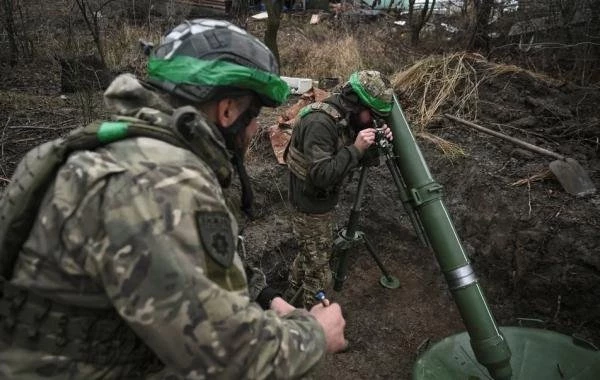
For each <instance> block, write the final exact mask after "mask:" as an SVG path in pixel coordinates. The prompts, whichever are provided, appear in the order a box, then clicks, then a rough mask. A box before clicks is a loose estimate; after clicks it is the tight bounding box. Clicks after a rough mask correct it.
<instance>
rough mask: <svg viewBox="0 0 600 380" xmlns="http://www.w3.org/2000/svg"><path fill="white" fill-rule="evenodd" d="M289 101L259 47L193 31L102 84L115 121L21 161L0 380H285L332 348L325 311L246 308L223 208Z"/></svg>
mask: <svg viewBox="0 0 600 380" xmlns="http://www.w3.org/2000/svg"><path fill="white" fill-rule="evenodd" d="M288 92H289V90H288V87H287V85H286V84H285V82H283V81H282V80H281V78H280V77H279V75H278V67H277V64H276V61H275V59H274V57H273V55H272V53H271V52H270V51H269V50H268V49H267V48H266V47H265V46H264V45H263V44H262V43H261V42H260V41H258V40H257V39H256V38H254V37H252V36H250V35H249V34H247V33H246V32H245V31H244V30H242V29H239V28H237V27H235V26H234V25H232V24H230V23H227V22H224V21H215V20H206V19H199V20H193V21H190V22H186V23H184V24H181V25H179V26H177V27H176V28H174V29H173V30H172V31H170V32H169V33H168V34H166V36H165V37H164V39H163V42H162V44H161V45H160V46H158V47H157V48H156V49H155V50H154V51H153V52H152V55H151V57H150V58H149V62H148V80H147V81H141V80H138V79H136V78H135V77H134V76H132V75H121V76H119V77H117V78H116V79H115V80H114V81H113V82H112V83H111V85H110V86H109V87H108V89H107V90H106V92H105V102H106V104H107V106H108V107H109V108H110V109H112V110H113V111H114V112H115V114H116V116H115V119H114V120H112V121H110V122H98V123H92V124H91V125H89V126H87V127H85V128H83V129H77V130H75V131H73V132H72V133H71V134H70V135H69V136H67V137H66V138H63V139H57V140H55V141H51V142H49V143H46V144H43V145H41V146H40V147H38V148H36V149H34V150H33V151H31V152H29V153H28V154H27V155H26V156H25V157H24V159H23V160H22V161H21V163H20V165H19V167H18V168H17V170H16V172H15V174H14V176H13V178H12V180H11V183H10V185H9V186H8V188H7V189H6V190H5V192H4V196H3V198H2V201H1V202H0V219H1V220H2V223H1V224H0V378H2V379H16V378H27V379H42V378H43V379H49V378H50V379H98V378H106V379H147V378H169V379H176V378H186V379H264V378H277V379H291V378H299V377H302V376H304V375H306V374H309V373H310V372H311V371H312V370H313V369H314V368H315V366H316V365H317V364H318V363H319V362H320V360H321V358H322V357H323V355H324V353H325V352H327V351H328V352H336V351H339V350H341V349H343V348H344V344H345V341H344V334H343V330H344V325H345V321H344V319H343V317H342V315H341V309H340V306H339V305H337V304H331V305H329V306H327V307H324V306H322V305H317V306H315V307H314V308H312V309H311V310H310V312H309V311H306V310H304V309H295V308H294V307H293V306H291V305H290V304H288V303H287V302H285V301H284V300H283V299H282V298H281V297H278V296H277V295H276V294H275V293H274V292H273V291H272V290H270V289H269V288H267V289H265V290H263V291H262V292H261V293H260V294H259V296H258V299H257V301H258V303H256V302H253V301H252V300H251V299H250V297H249V291H248V285H247V277H246V275H245V271H244V267H243V264H242V261H241V259H240V256H239V255H238V253H237V251H238V250H239V249H240V247H239V246H238V242H237V239H236V235H237V230H238V226H237V223H236V221H235V218H234V217H233V215H232V213H231V211H230V210H229V209H228V208H227V206H226V203H225V199H224V197H223V192H222V188H223V187H226V186H227V185H228V184H229V182H230V180H231V176H232V171H233V167H232V164H231V161H232V160H233V161H234V163H235V166H236V167H237V170H238V172H240V176H241V177H243V176H244V174H245V173H244V171H243V164H242V157H243V154H244V152H245V149H246V147H247V145H248V142H249V140H250V138H251V137H252V135H253V134H254V133H255V132H256V129H257V124H256V117H257V115H258V114H259V111H260V108H261V106H269V107H273V106H277V105H279V104H281V103H282V102H283V101H284V100H285V98H286V97H287V95H288ZM242 182H244V181H242ZM246 190H247V189H246ZM245 195H246V196H245V204H246V206H248V198H249V196H248V191H245ZM259 303H260V305H261V306H262V308H261V306H259ZM263 309H267V310H263Z"/></svg>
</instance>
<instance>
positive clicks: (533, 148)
mask: <svg viewBox="0 0 600 380" xmlns="http://www.w3.org/2000/svg"><path fill="white" fill-rule="evenodd" d="M444 117H447V118H448V119H450V120H454V121H456V122H458V123H461V124H464V125H466V126H468V127H471V128H475V129H477V130H479V131H481V132H485V133H487V134H488V135H492V136H496V137H500V138H501V139H504V140H507V141H510V142H512V143H514V144H517V145H519V146H522V147H523V148H526V149H529V150H531V151H533V152H536V153H541V154H545V155H547V156H551V157H554V158H558V159H559V160H564V159H565V157H564V156H562V155H560V154H558V153H555V152H552V151H549V150H547V149H544V148H541V147H539V146H537V145H533V144H530V143H528V142H525V141H523V140H519V139H517V138H515V137H511V136H507V135H505V134H504V133H500V132H496V131H492V130H491V129H487V128H485V127H482V126H481V125H477V124H475V123H472V122H470V121H467V120H465V119H461V118H460V117H456V116H453V115H449V114H447V113H445V114H444Z"/></svg>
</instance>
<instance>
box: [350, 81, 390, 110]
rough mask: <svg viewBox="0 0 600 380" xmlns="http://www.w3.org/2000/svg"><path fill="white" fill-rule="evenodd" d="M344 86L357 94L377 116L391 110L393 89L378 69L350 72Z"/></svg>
mask: <svg viewBox="0 0 600 380" xmlns="http://www.w3.org/2000/svg"><path fill="white" fill-rule="evenodd" d="M346 87H347V88H348V87H349V88H351V89H352V91H353V92H354V93H356V95H358V100H359V102H360V103H361V104H362V105H364V106H365V107H368V108H369V109H371V110H372V111H373V112H374V113H375V114H377V115H379V116H387V115H389V113H390V112H391V111H392V102H393V100H394V99H393V95H394V90H393V89H392V85H391V84H390V82H389V81H388V80H387V78H385V77H384V76H383V75H382V74H381V73H380V72H379V71H374V70H362V71H357V72H354V73H352V75H350V79H349V80H348V83H347V84H346Z"/></svg>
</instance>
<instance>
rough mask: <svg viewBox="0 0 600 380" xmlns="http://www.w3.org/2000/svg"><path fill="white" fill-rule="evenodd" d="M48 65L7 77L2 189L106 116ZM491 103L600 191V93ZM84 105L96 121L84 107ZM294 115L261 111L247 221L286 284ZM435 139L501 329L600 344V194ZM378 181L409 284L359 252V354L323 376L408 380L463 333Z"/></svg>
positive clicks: (478, 145) (430, 263) (524, 79)
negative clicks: (281, 160) (30, 155)
mask: <svg viewBox="0 0 600 380" xmlns="http://www.w3.org/2000/svg"><path fill="white" fill-rule="evenodd" d="M49 67H50V66H49V65H48V64H47V63H42V64H40V63H38V64H36V65H33V66H22V67H21V68H20V69H19V70H20V71H18V72H16V71H15V70H11V71H9V70H8V68H1V69H0V72H1V73H2V80H0V86H1V88H0V91H1V93H2V97H1V99H0V107H1V108H0V129H1V131H0V133H1V135H0V136H1V140H0V144H1V153H2V157H1V167H2V172H0V176H2V177H3V179H2V180H1V181H2V182H5V179H6V178H8V177H9V176H10V174H11V173H12V171H13V170H14V167H15V164H16V163H17V162H18V160H19V158H20V157H21V156H22V155H23V154H24V153H25V151H26V150H27V149H29V148H31V147H33V146H34V145H36V144H38V143H40V142H42V141H45V140H48V139H50V138H52V137H55V136H58V135H61V134H63V133H65V132H66V131H68V130H69V129H70V128H72V127H74V126H76V125H78V124H81V123H83V122H85V120H86V118H89V117H90V116H105V114H103V113H102V112H100V111H98V109H99V108H94V107H100V102H99V95H100V94H98V93H96V94H76V95H69V96H68V97H67V98H66V99H61V98H60V94H59V93H58V89H57V88H58V87H57V85H56V78H54V79H52V78H50V79H48V77H47V76H45V75H42V73H43V74H45V73H47V72H48V71H49ZM55 68H56V67H55ZM9 73H10V74H9ZM8 75H10V78H8ZM479 98H480V99H479V103H478V107H479V110H480V112H479V117H478V120H477V122H478V123H479V124H482V125H484V126H488V127H490V128H496V129H498V130H502V131H504V132H505V133H507V134H511V135H513V136H516V137H519V138H523V139H526V140H527V141H529V142H531V143H534V144H539V145H541V146H544V147H546V148H548V149H551V150H555V151H557V152H560V153H562V154H564V155H566V156H570V157H573V158H575V159H576V160H578V161H579V162H580V163H581V165H582V166H583V167H584V168H585V169H586V170H587V171H588V173H589V174H590V176H591V178H592V180H593V181H594V182H595V184H596V185H599V184H600V145H599V139H600V132H599V131H600V122H599V120H600V107H598V104H600V90H598V89H595V88H580V87H576V86H574V85H571V84H560V83H554V82H548V81H543V80H540V79H539V78H536V77H533V76H531V75H529V74H527V73H516V74H515V73H513V74H507V75H503V76H500V77H496V78H494V79H493V80H491V81H489V82H486V83H483V84H482V86H481V87H480V89H479ZM410 101H411V100H410V99H403V104H409V103H410ZM293 102H294V99H292V100H291V103H293ZM291 103H290V104H291ZM86 105H88V106H89V107H90V109H94V110H95V112H96V113H94V114H93V115H92V114H91V113H85V112H81V111H80V109H82V106H86ZM282 111H283V108H280V109H276V110H265V112H264V113H263V114H262V115H261V116H260V123H261V126H262V133H260V135H259V137H258V138H257V140H256V141H255V142H254V144H253V146H252V150H251V151H250V153H249V157H248V165H249V171H250V175H251V177H252V182H253V186H254V190H255V193H256V207H255V208H256V211H257V216H256V218H255V219H254V220H251V221H248V220H246V221H243V222H242V225H243V227H244V234H245V236H246V245H247V251H248V252H249V254H250V255H251V256H250V259H251V260H252V261H254V262H256V263H258V264H260V266H261V267H262V268H263V270H264V271H265V272H266V274H267V276H268V278H269V280H270V282H271V283H272V284H274V285H275V286H277V287H279V288H281V289H283V288H284V287H285V282H286V278H287V272H288V268H289V266H290V264H291V262H292V261H293V259H294V256H295V254H296V252H297V245H296V242H295V241H294V239H293V238H292V234H291V228H290V224H289V217H290V205H289V203H288V201H287V176H288V172H287V169H286V168H285V167H283V166H280V165H278V164H277V162H276V160H275V156H274V155H273V152H272V150H271V147H270V144H269V141H268V137H267V136H268V134H267V133H266V128H267V127H269V126H271V125H273V124H275V123H276V120H277V115H278V114H279V113H281V112H282ZM408 116H409V119H411V118H412V117H413V116H414V115H408ZM430 132H432V133H434V134H436V135H438V136H440V137H442V138H444V139H447V140H449V141H452V142H455V143H457V144H459V145H460V146H461V147H462V148H463V149H464V150H465V151H466V152H467V156H465V157H462V158H454V159H450V158H448V156H446V155H444V154H443V153H442V152H441V151H440V150H439V149H437V147H436V146H435V145H433V144H431V143H430V142H428V141H426V140H423V139H420V138H417V142H418V143H419V146H420V148H421V150H422V152H423V155H424V157H425V160H426V161H427V163H428V165H429V168H430V169H431V172H432V175H433V177H434V178H435V179H436V180H437V182H439V183H440V184H441V185H443V186H444V196H443V199H444V203H445V205H446V207H447V209H448V211H449V214H450V216H451V218H452V220H453V222H454V225H455V227H456V230H457V232H458V236H460V239H461V241H462V243H463V246H464V248H465V250H466V252H467V253H468V255H469V257H470V259H471V260H472V262H473V265H474V267H475V270H476V272H477V274H478V276H479V278H480V283H481V286H482V288H483V290H484V292H485V294H486V297H487V300H488V303H489V305H490V308H491V310H492V312H493V313H494V315H495V317H496V319H497V320H498V323H499V325H503V326H504V325H518V324H519V323H523V318H527V319H535V320H539V322H535V327H543V328H548V329H551V330H554V331H558V332H562V333H565V334H568V335H571V334H578V335H579V336H582V337H584V338H585V339H587V340H589V341H590V342H592V343H594V344H596V345H597V346H598V345H600V307H599V305H600V286H599V285H600V255H599V253H600V236H599V228H600V212H599V211H600V195H598V194H594V195H591V196H588V197H585V198H575V197H573V196H571V195H569V194H567V193H566V192H565V191H564V190H563V189H562V188H561V186H560V185H559V184H558V182H557V181H556V180H554V179H553V178H548V179H546V180H543V181H535V182H529V183H525V184H524V185H521V186H512V185H511V184H512V183H514V182H516V181H518V180H521V179H524V178H527V177H529V176H531V175H534V174H538V173H541V172H543V171H545V170H546V169H547V167H548V163H549V162H550V161H551V160H552V159H550V158H547V157H544V156H540V155H537V154H534V153H529V152H527V151H524V150H522V149H519V148H517V147H516V146H514V145H512V144H510V143H508V142H505V141H503V140H500V139H498V138H495V137H491V136H486V135H483V134H481V133H479V132H475V131H472V130H468V129H466V128H465V127H461V126H457V125H455V124H454V123H451V122H449V121H447V120H445V119H442V118H439V119H437V121H436V122H435V123H434V125H433V127H432V129H430ZM367 179H368V181H367V186H366V191H365V194H364V198H363V208H362V216H361V223H360V226H361V230H362V231H363V232H364V233H365V234H366V236H368V238H369V239H370V241H371V242H372V243H373V245H374V247H375V249H376V252H377V254H378V255H379V257H380V258H381V260H382V262H383V264H384V265H385V267H386V269H387V270H388V271H389V272H390V273H391V274H392V275H394V276H395V277H397V278H398V279H399V280H400V287H399V288H398V289H386V288H384V287H382V286H381V285H379V279H380V277H381V272H380V270H379V269H378V267H377V266H376V264H375V262H374V260H373V259H372V258H371V257H370V256H369V254H368V252H367V250H366V248H365V247H363V246H357V247H355V248H352V249H351V250H349V278H348V280H347V281H346V282H345V283H344V286H343V289H342V290H341V291H339V292H333V291H332V292H331V293H330V294H329V298H331V299H332V300H334V301H335V302H339V303H340V304H341V305H342V308H343V310H344V314H345V317H346V320H347V332H346V334H347V338H348V339H349V341H350V348H349V350H348V351H347V352H344V353H341V354H336V355H331V356H328V357H327V360H326V361H325V362H324V364H323V366H322V367H321V368H320V370H319V373H318V376H317V378H323V379H325V378H333V377H337V378H340V379H375V378H377V379H408V378H410V376H411V370H412V365H413V364H414V362H415V359H416V358H417V356H418V355H419V353H421V352H422V351H423V350H424V349H425V348H426V347H427V346H428V345H429V344H431V343H434V342H435V341H438V340H439V339H441V338H443V337H446V336H448V335H451V334H454V333H457V332H460V331H463V330H464V329H465V327H464V325H463V323H462V320H461V317H460V315H459V313H458V310H457V307H456V305H455V303H454V302H453V299H452V295H451V294H450V292H449V291H448V288H447V285H446V283H445V280H444V278H443V275H442V273H441V272H440V269H439V267H438V264H437V261H436V259H435V255H434V254H433V252H432V251H431V250H430V249H428V248H425V247H423V246H421V244H420V242H419V240H418V239H417V236H416V234H415V232H414V230H413V228H412V226H411V224H410V223H409V220H408V218H407V216H406V214H405V212H404V209H403V208H402V206H401V204H400V202H399V199H398V196H397V193H396V189H395V187H394V185H393V182H392V179H391V176H390V174H389V173H388V171H387V169H386V167H385V165H380V166H379V167H375V168H372V169H370V170H369V173H368V177H367ZM357 180H358V176H354V177H353V178H352V179H350V180H348V182H347V184H346V186H345V187H344V190H343V194H342V200H341V202H340V204H339V207H338V209H337V211H336V213H337V214H336V215H337V223H338V226H339V227H343V226H344V225H345V223H346V222H347V219H348V215H349V210H350V208H351V206H352V202H353V197H354V195H355V192H356V185H357ZM236 190H237V188H236V187H234V189H232V191H233V193H235V192H236ZM531 323H532V322H527V324H528V325H531Z"/></svg>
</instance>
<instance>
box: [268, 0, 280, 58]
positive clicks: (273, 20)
mask: <svg viewBox="0 0 600 380" xmlns="http://www.w3.org/2000/svg"><path fill="white" fill-rule="evenodd" d="M265 5H266V6H267V14H268V16H269V17H268V18H267V30H265V45H267V46H268V47H269V49H271V51H272V52H273V54H274V55H275V58H276V59H277V63H279V62H280V61H279V49H278V48H277V32H278V31H279V25H280V22H281V10H282V9H283V0H272V1H271V0H268V1H266V2H265Z"/></svg>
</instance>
